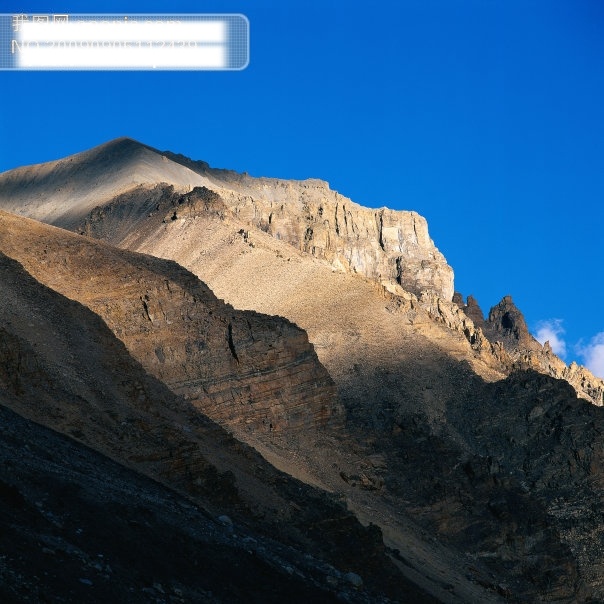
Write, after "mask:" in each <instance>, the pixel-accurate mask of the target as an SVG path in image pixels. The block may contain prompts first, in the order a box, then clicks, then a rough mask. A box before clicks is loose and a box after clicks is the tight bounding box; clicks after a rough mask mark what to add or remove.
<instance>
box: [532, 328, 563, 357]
mask: <svg viewBox="0 0 604 604" xmlns="http://www.w3.org/2000/svg"><path fill="white" fill-rule="evenodd" d="M563 336H564V328H563V327H562V319H549V320H548V321H539V323H537V333H536V335H535V339H536V340H537V341H538V342H539V343H540V344H545V343H546V342H549V345H550V346H551V347H552V350H553V351H554V354H557V355H558V356H559V357H564V356H566V342H565V340H564V337H563Z"/></svg>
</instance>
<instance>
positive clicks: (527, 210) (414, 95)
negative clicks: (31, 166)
mask: <svg viewBox="0 0 604 604" xmlns="http://www.w3.org/2000/svg"><path fill="white" fill-rule="evenodd" d="M378 7H379V8H378ZM2 10H3V12H8V13H11V12H44V13H46V12H74V13H77V12H87V13H94V12H98V13H103V12H106V13H111V12H113V13H128V12H131V13H137V12H146V13H196V12H198V13H202V12H203V13H211V12H237V13H243V14H245V15H247V16H248V18H249V20H250V24H251V57H250V59H251V60H250V65H249V67H248V68H247V69H246V70H245V71H242V72H223V73H203V72H197V73H191V72H180V73H168V72H163V73H98V72H97V73H7V72H4V73H0V83H1V86H0V89H1V91H2V94H1V95H0V143H1V146H0V171H3V170H6V169H9V168H12V167H15V166H18V165H23V164H28V163H34V162H41V161H46V160H50V159H56V158H59V157H62V156H65V155H67V154H70V153H74V152H77V151H81V150H84V149H86V148H89V147H91V146H94V145H97V144H99V143H101V142H104V141H106V140H108V139H111V138H114V137H117V136H124V135H126V136H131V137H133V138H136V139H138V140H140V141H142V142H145V143H147V144H149V145H152V146H154V147H157V148H159V149H162V150H163V149H170V150H173V151H176V152H179V153H183V154H185V155H187V156H190V157H192V158H194V159H203V160H205V161H208V162H209V163H210V164H211V165H213V166H216V167H228V168H232V169H235V170H239V171H247V172H249V173H250V174H252V175H256V176H278V177H283V178H308V177H318V178H323V179H325V180H327V181H329V182H330V184H331V186H332V188H334V189H336V190H338V191H339V192H340V193H342V194H344V195H347V196H349V197H351V198H352V199H353V200H355V201H357V202H359V203H362V204H364V205H369V206H374V207H379V206H382V205H387V206H389V207H393V208H397V209H412V210H416V211H418V212H420V213H421V214H423V215H424V216H426V218H427V219H428V223H429V226H430V233H431V236H432V238H433V239H434V241H435V243H436V245H437V246H438V247H439V248H440V249H441V251H442V252H443V253H444V254H445V256H446V257H447V259H448V261H449V263H450V264H451V265H452V266H453V268H454V270H455V275H456V289H458V290H459V291H461V292H462V293H464V294H466V295H467V294H473V295H474V296H475V297H476V298H477V299H478V300H479V302H480V304H481V306H482V307H483V310H485V311H488V308H489V307H490V306H492V305H493V304H495V303H496V302H498V301H499V299H500V298H501V297H502V296H503V295H505V294H511V295H512V296H513V298H514V300H515V301H516V303H517V304H518V306H519V307H520V308H521V310H523V311H524V313H525V315H526V318H527V321H528V323H529V326H530V327H531V328H532V330H533V332H534V333H536V332H537V330H538V329H539V325H538V323H539V322H540V321H548V320H553V319H558V320H560V321H561V323H558V326H562V328H563V329H565V333H564V334H558V336H559V337H560V338H562V339H563V340H564V341H565V343H566V360H568V361H570V360H572V359H573V358H577V359H578V360H579V361H585V358H582V357H580V356H579V353H578V352H577V350H576V348H575V347H576V345H577V343H578V342H579V341H582V343H583V346H584V347H586V346H587V345H588V344H589V343H590V341H591V339H592V338H593V337H595V336H596V335H597V334H599V333H601V332H604V317H603V313H602V310H603V309H602V304H601V301H602V298H603V294H604V279H602V271H601V266H602V264H603V257H604V253H603V252H602V237H601V232H602V229H603V227H604V220H603V219H604V212H603V210H602V202H603V200H604V117H603V111H604V1H602V0H542V1H531V0H456V1H451V0H399V1H394V0H392V1H391V2H374V3H368V2H358V1H355V0H339V1H336V0H332V1H331V2H330V1H328V0H304V1H302V0H272V1H269V0H240V1H237V0H232V1H226V0H224V1H220V2H219V1H211V0H208V1H207V2H200V1H197V2H186V1H182V0H173V1H171V2H165V1H164V2H160V1H148V2H140V1H129V0H121V1H120V2H115V1H108V2H94V1H91V2H86V3H84V2H73V1H70V0H63V1H62V2H61V3H60V4H57V5H53V4H52V3H49V2H47V1H46V2H37V1H34V0H18V1H15V0H3V2H2ZM550 327H552V328H555V325H550ZM554 331H555V329H554ZM601 337H602V341H603V343H604V335H603V336H601ZM602 350H603V351H604V347H603V348H602ZM584 352H586V351H584ZM592 352H594V353H597V352H598V349H595V348H594V349H592ZM602 360H603V364H602V371H604V355H602Z"/></svg>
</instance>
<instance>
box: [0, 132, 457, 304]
mask: <svg viewBox="0 0 604 604" xmlns="http://www.w3.org/2000/svg"><path fill="white" fill-rule="evenodd" d="M161 182H163V183H167V184H170V185H173V186H174V188H175V190H177V191H179V192H183V191H184V192H188V191H190V190H191V189H192V188H193V187H196V186H198V187H201V186H205V187H208V188H210V189H211V190H215V191H218V192H220V194H221V195H222V198H223V199H224V200H225V201H226V202H227V203H228V205H229V207H230V208H231V209H232V210H233V211H234V212H235V213H237V214H239V215H240V216H241V218H242V220H250V221H251V222H252V223H253V224H254V226H256V227H258V228H260V229H262V230H265V231H267V232H269V233H270V234H271V235H273V236H274V237H276V238H277V239H285V240H287V241H289V242H290V243H292V244H293V245H295V246H296V247H297V248H298V249H300V250H303V251H306V252H309V253H311V254H312V255H314V256H317V257H319V258H325V259H327V260H328V261H329V262H330V263H331V264H332V265H333V266H334V267H336V268H338V269H339V270H352V271H354V272H358V273H360V274H363V275H366V276H369V277H372V278H376V279H383V280H385V281H394V282H398V283H399V284H401V285H404V286H405V287H406V288H407V289H409V290H410V291H416V290H417V291H419V290H420V289H422V288H424V289H428V290H431V291H435V292H437V293H439V294H440V295H441V296H442V297H444V298H446V299H448V300H450V299H451V297H452V296H453V270H452V269H451V267H450V266H448V265H447V263H446V261H445V259H444V257H443V256H442V254H441V253H440V252H439V251H438V250H437V249H436V247H435V246H434V243H433V242H432V240H431V239H430V238H429V236H428V226H427V224H426V221H425V219H424V218H422V217H421V216H419V215H418V214H417V213H415V212H394V211H392V210H388V209H386V208H382V209H380V210H369V209H368V208H363V207H361V206H359V205H358V204H355V203H354V202H352V201H351V200H350V199H347V198H346V197H344V196H342V195H340V194H339V193H337V192H336V191H332V190H331V189H330V188H329V185H328V184H327V183H326V182H324V181H320V180H316V179H309V180H305V181H287V180H279V179H274V178H252V177H249V176H247V175H244V174H238V173H236V172H232V171H229V170H216V169H212V168H210V167H209V166H208V164H206V163H205V162H193V161H191V160H189V159H187V158H185V157H184V156H179V155H175V154H172V153H169V152H165V153H162V152H159V151H157V150H155V149H152V148H151V147H148V146H146V145H143V144H141V143H138V142H137V141H133V140H131V139H128V138H122V139H116V140H114V141H110V142H108V143H105V144H104V145H100V146H99V147H95V148H94V149H91V150H90V151H87V152H85V153H78V154H76V155H72V156H70V157H67V158H65V159H63V160H59V161H55V162H48V163H45V164H38V165H35V166H29V167H25V168H19V169H17V170H11V171H9V172H5V173H4V174H2V175H0V209H3V210H6V211H8V212H13V213H16V214H21V215H25V216H29V217H31V218H35V219H37V220H41V221H43V222H47V223H50V224H54V225H56V226H60V227H64V228H70V229H71V228H73V227H74V226H75V225H77V224H78V223H79V221H81V220H82V219H83V218H84V217H85V216H86V215H87V214H88V213H89V212H90V211H91V210H93V209H94V208H95V207H97V206H98V205H99V204H101V203H103V202H108V201H110V200H111V199H113V198H115V197H116V196H118V195H119V194H122V193H126V192H128V191H131V190H132V189H134V188H136V187H137V185H140V186H154V185H155V184H157V183H161Z"/></svg>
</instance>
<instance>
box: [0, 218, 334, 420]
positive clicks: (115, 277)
mask: <svg viewBox="0 0 604 604" xmlns="http://www.w3.org/2000/svg"><path fill="white" fill-rule="evenodd" d="M0 250H2V251H3V252H4V253H6V254H8V255H10V257H12V258H14V259H16V260H18V261H19V262H22V263H23V265H24V266H25V267H26V269H27V270H28V271H29V272H30V273H31V274H32V275H34V276H35V277H36V278H38V279H39V280H40V281H41V282H43V283H45V284H46V285H48V286H49V287H52V288H54V289H56V291H59V292H60V293H62V294H64V295H66V296H69V297H71V298H73V299H76V300H78V301H80V302H81V303H83V304H85V305H87V306H88V307H89V308H90V309H92V310H93V311H95V312H96V313H97V314H99V316H101V317H102V318H103V320H104V321H105V322H106V323H107V325H108V326H109V327H110V328H111V329H112V330H113V332H114V333H115V334H116V335H117V336H118V337H119V338H120V339H121V340H122V341H123V342H124V343H125V344H126V346H127V348H128V349H129V350H130V352H131V354H133V356H134V357H135V358H137V359H138V360H139V361H140V362H141V363H142V364H143V366H144V367H145V368H146V369H147V371H149V372H150V373H151V374H152V375H155V376H156V377H158V378H159V379H161V380H163V381H164V382H165V383H166V384H168V385H169V386H170V388H172V390H173V391H175V392H177V393H178V394H182V395H184V396H185V397H186V398H187V399H188V400H190V401H191V402H192V403H193V404H194V405H196V406H197V407H199V408H200V409H201V410H202V411H203V412H204V413H206V414H207V415H208V416H210V417H212V418H213V419H216V420H218V421H221V422H223V423H227V424H229V425H231V426H233V427H238V428H240V429H243V428H245V429H249V430H259V431H264V432H271V431H273V430H277V431H278V430H283V429H302V428H305V429H306V428H314V427H318V426H322V425H325V424H326V423H328V422H335V423H336V424H337V423H339V422H341V421H342V410H341V406H340V404H339V403H338V401H337V398H336V397H335V388H334V385H333V382H332V380H331V378H330V377H329V375H328V373H327V372H326V371H325V369H324V368H323V367H322V366H321V364H320V363H319V362H318V360H317V357H316V355H315V353H314V350H313V348H312V345H310V344H309V342H308V338H307V336H306V334H305V333H304V332H303V331H301V330H300V329H298V328H297V327H296V326H295V325H293V324H291V323H290V322H288V321H286V320H284V319H279V318H275V317H268V316H262V315H259V314H258V313H254V312H240V311H236V310H234V309H233V308H232V307H230V306H228V305H225V304H224V303H223V302H222V301H220V300H218V299H217V298H216V296H214V295H213V293H212V292H211V291H210V289H209V288H208V287H207V286H205V284H203V283H201V282H200V281H199V280H198V279H197V278H196V277H195V276H194V275H192V274H191V273H189V272H188V271H186V270H184V269H182V268H181V267H179V266H178V265H176V264H174V263H170V262H166V261H160V260H157V259H154V258H151V257H145V256H140V255H134V254H129V253H126V252H118V250H115V249H113V248H110V247H108V246H105V245H102V244H95V243H93V242H92V241H91V240H88V239H85V238H82V237H80V236H77V235H72V234H70V233H68V232H66V231H60V230H58V229H53V228H52V227H45V226H43V225H41V224H40V223H34V222H32V221H29V220H28V219H23V218H21V219H19V218H17V217H15V216H12V215H9V214H6V213H2V215H0Z"/></svg>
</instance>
